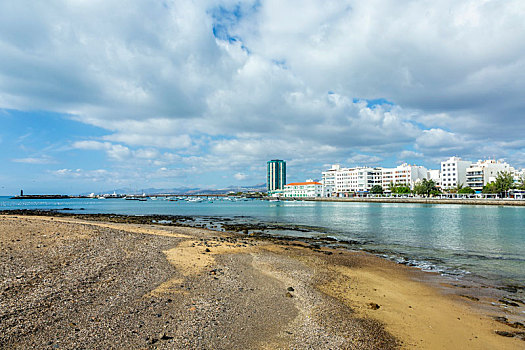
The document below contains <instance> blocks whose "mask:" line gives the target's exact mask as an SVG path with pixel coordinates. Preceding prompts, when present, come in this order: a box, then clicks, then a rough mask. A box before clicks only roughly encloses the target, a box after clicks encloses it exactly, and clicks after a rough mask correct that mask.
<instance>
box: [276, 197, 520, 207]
mask: <svg viewBox="0 0 525 350" xmlns="http://www.w3.org/2000/svg"><path fill="white" fill-rule="evenodd" d="M266 199H275V198H271V197H267V198H266ZM280 200H286V201H293V200H301V201H307V202H355V203H396V204H403V203H414V204H415V203H417V204H457V205H491V206H494V205H496V206H517V207H524V206H525V200H522V199H481V198H480V199H475V198H469V199H466V198H414V197H406V198H399V197H397V198H395V197H378V198H375V197H319V198H280Z"/></svg>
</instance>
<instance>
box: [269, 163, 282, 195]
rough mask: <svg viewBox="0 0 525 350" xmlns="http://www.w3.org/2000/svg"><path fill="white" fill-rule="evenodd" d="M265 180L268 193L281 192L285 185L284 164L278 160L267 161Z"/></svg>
mask: <svg viewBox="0 0 525 350" xmlns="http://www.w3.org/2000/svg"><path fill="white" fill-rule="evenodd" d="M266 178H267V181H266V183H267V189H268V192H271V191H275V190H283V189H284V185H286V162H285V161H284V160H280V159H272V160H269V161H268V167H267V173H266Z"/></svg>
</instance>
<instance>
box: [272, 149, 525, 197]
mask: <svg viewBox="0 0 525 350" xmlns="http://www.w3.org/2000/svg"><path fill="white" fill-rule="evenodd" d="M320 175H321V180H320V181H314V180H312V179H307V180H305V181H304V182H294V183H286V161H284V160H280V159H273V160H270V161H268V163H267V191H268V195H269V196H271V197H283V198H323V197H324V198H329V197H385V196H390V197H408V196H419V197H441V198H515V199H524V198H525V169H521V170H517V169H515V168H513V167H512V166H510V165H509V164H508V163H506V162H505V161H502V160H493V159H489V160H478V161H477V162H475V163H474V162H472V161H468V160H463V159H461V158H460V157H457V156H453V157H450V158H449V159H447V160H444V161H442V162H441V168H440V169H435V170H434V169H427V168H425V167H423V166H421V165H411V164H406V163H405V164H401V165H399V166H397V167H395V168H384V167H367V166H357V167H352V168H347V167H342V166H341V165H339V164H335V165H332V167H331V168H330V169H327V170H326V171H323V172H322V174H320Z"/></svg>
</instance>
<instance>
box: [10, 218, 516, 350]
mask: <svg viewBox="0 0 525 350" xmlns="http://www.w3.org/2000/svg"><path fill="white" fill-rule="evenodd" d="M429 280H430V279H429V278H428V274H425V273H423V272H421V271H419V270H417V269H414V268H410V267H406V266H403V265H397V264H395V263H393V262H389V261H386V260H384V259H380V258H377V257H375V256H373V255H371V254H367V253H357V252H351V251H348V250H344V249H329V248H321V247H318V246H314V247H313V246H311V245H309V244H307V243H305V242H294V241H290V240H278V239H265V238H260V237H255V236H247V235H242V234H236V233H228V232H214V231H209V230H205V229H200V228H189V227H175V226H158V225H148V224H129V223H111V222H99V221H86V220H82V219H78V218H68V217H50V216H46V217H37V216H14V215H0V348H5V349H13V348H15V349H16V348H18V349H27V348H44V349H46V348H49V349H57V348H58V349H78V348H87V349H106V348H122V349H143V348H161V349H196V348H201V349H232V348H246V349H292V348H294V349H306V348H315V349H394V348H407V349H451V348H468V349H496V348H497V349H522V348H524V347H525V341H524V340H523V334H522V333H523V332H525V330H523V329H521V328H520V325H519V324H510V325H507V324H504V323H502V322H497V321H495V320H494V319H493V318H491V316H492V315H490V314H487V311H486V310H485V309H483V308H480V307H479V306H478V305H477V302H476V301H474V300H471V299H467V298H463V297H460V296H458V295H454V294H450V293H445V292H444V291H443V289H441V288H437V287H436V286H434V285H432V283H428V282H427V281H429ZM500 321H501V319H500ZM496 331H498V332H500V333H501V334H504V335H508V336H502V335H498V334H497V333H496Z"/></svg>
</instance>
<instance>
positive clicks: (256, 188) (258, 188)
mask: <svg viewBox="0 0 525 350" xmlns="http://www.w3.org/2000/svg"><path fill="white" fill-rule="evenodd" d="M113 192H115V193H117V194H142V193H146V194H150V195H153V194H186V195H188V194H228V193H230V192H266V184H265V183H262V184H257V185H250V186H229V187H226V188H221V189H215V188H198V187H194V188H192V187H177V188H144V189H140V190H137V189H131V188H118V189H114V190H108V191H103V192H97V193H95V194H106V193H113ZM89 194H90V193H81V195H89Z"/></svg>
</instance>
